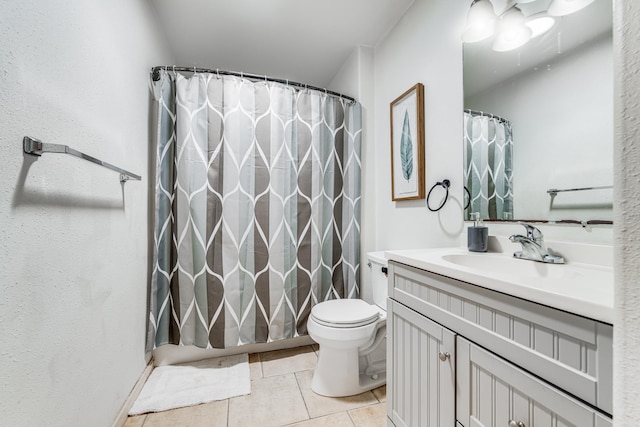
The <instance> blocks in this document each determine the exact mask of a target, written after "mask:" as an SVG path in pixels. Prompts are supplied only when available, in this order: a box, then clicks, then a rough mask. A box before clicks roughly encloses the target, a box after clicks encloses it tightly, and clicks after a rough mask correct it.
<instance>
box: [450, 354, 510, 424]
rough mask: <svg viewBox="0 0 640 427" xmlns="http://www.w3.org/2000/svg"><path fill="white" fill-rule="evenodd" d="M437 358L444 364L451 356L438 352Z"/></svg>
mask: <svg viewBox="0 0 640 427" xmlns="http://www.w3.org/2000/svg"><path fill="white" fill-rule="evenodd" d="M438 357H439V358H440V360H442V361H443V362H446V361H447V359H448V358H450V357H451V355H450V354H449V353H445V352H442V351H441V352H440V354H438ZM518 427H520V426H518Z"/></svg>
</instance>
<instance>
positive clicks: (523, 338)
mask: <svg viewBox="0 0 640 427" xmlns="http://www.w3.org/2000/svg"><path fill="white" fill-rule="evenodd" d="M523 262H526V261H523ZM389 298H390V300H389V307H388V311H389V313H390V315H389V317H388V322H389V323H388V326H387V335H388V338H387V343H388V377H387V400H388V402H387V412H388V417H389V423H390V425H396V426H400V425H407V426H438V427H444V426H447V427H448V426H458V427H494V426H495V427H543V426H544V427H547V426H549V427H550V426H554V427H555V426H578V427H608V426H611V418H610V416H609V415H608V414H611V412H612V406H613V405H612V382H611V381H612V353H613V345H612V333H613V327H612V326H611V325H609V324H606V323H602V322H599V321H596V320H592V319H588V318H585V317H582V316H577V315H574V314H571V313H568V312H565V311H561V310H558V309H554V308H551V307H548V306H544V305H540V304H536V303H533V302H531V301H527V300H524V299H521V298H516V297H513V296H510V295H506V294H504V293H500V292H496V291H492V290H490V289H486V288H483V287H480V286H476V285H473V284H470V283H467V282H463V281H459V280H456V279H452V278H450V277H445V276H442V275H438V274H434V273H431V272H428V271H425V270H421V269H418V268H414V267H411V266H407V265H404V264H400V263H398V262H395V261H391V262H390V263H389Z"/></svg>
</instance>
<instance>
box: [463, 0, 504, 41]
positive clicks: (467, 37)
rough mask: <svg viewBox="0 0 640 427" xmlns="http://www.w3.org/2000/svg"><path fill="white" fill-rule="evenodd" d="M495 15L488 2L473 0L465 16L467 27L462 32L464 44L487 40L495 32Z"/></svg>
mask: <svg viewBox="0 0 640 427" xmlns="http://www.w3.org/2000/svg"><path fill="white" fill-rule="evenodd" d="M495 27H496V15H495V13H494V12H493V5H492V4H491V2H490V1H489V0H474V2H473V3H472V4H471V8H470V9H469V13H468V14H467V25H466V26H465V28H464V31H463V32H462V41H463V42H465V43H473V42H478V41H480V40H484V39H486V38H489V37H491V36H492V35H493V33H494V32H495Z"/></svg>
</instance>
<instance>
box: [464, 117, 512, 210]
mask: <svg viewBox="0 0 640 427" xmlns="http://www.w3.org/2000/svg"><path fill="white" fill-rule="evenodd" d="M512 159H513V137H512V131H511V124H510V123H509V122H507V121H505V120H502V119H499V118H497V117H493V116H491V115H485V114H483V115H480V114H475V113H469V112H468V111H465V112H464V165H465V167H464V179H465V183H466V184H465V185H466V187H467V189H468V190H469V194H470V196H471V202H470V204H469V207H468V208H467V210H466V212H465V217H466V219H467V220H468V219H470V218H471V213H473V212H479V213H480V217H481V218H491V219H513V174H512V164H513V163H512Z"/></svg>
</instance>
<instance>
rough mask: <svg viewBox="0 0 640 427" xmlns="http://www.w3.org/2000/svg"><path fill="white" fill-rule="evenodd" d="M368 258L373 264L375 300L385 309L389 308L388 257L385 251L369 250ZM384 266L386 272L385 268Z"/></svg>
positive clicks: (372, 274) (372, 281)
mask: <svg viewBox="0 0 640 427" xmlns="http://www.w3.org/2000/svg"><path fill="white" fill-rule="evenodd" d="M367 259H368V260H369V263H370V265H371V289H372V291H373V302H374V303H375V304H376V305H377V306H378V307H380V308H381V309H383V310H385V311H386V310H387V295H388V290H387V289H388V288H387V273H386V271H387V267H388V264H387V258H386V257H385V256H384V252H382V251H380V252H369V253H367ZM383 268H384V272H383V270H382V269H383Z"/></svg>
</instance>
